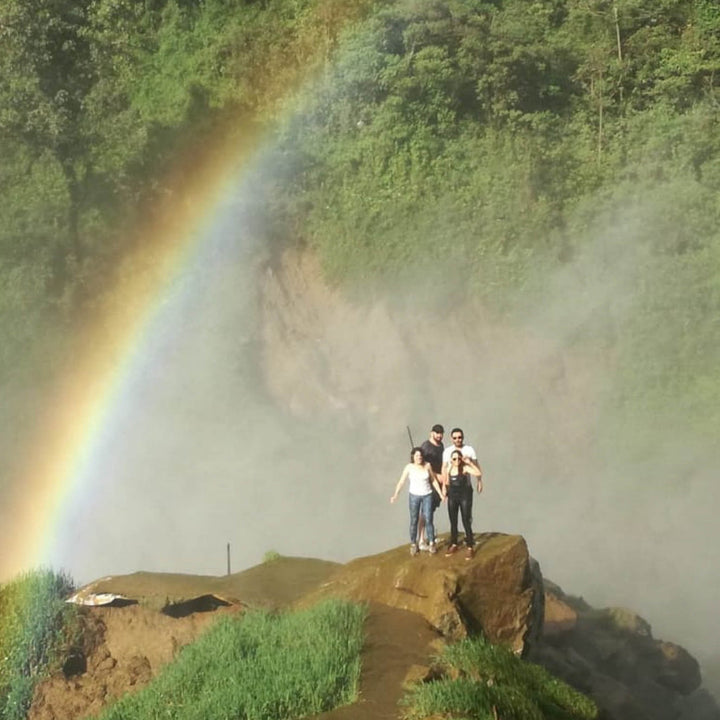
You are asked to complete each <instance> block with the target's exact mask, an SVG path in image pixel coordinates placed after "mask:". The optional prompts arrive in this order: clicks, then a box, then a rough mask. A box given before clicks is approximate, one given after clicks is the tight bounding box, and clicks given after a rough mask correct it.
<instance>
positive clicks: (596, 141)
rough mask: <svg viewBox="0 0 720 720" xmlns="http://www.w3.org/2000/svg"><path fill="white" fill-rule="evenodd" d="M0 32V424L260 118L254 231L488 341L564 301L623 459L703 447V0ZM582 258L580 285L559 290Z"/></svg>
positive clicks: (708, 133)
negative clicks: (267, 176) (268, 139)
mask: <svg viewBox="0 0 720 720" xmlns="http://www.w3.org/2000/svg"><path fill="white" fill-rule="evenodd" d="M0 38H1V39H2V42H1V43H0V107H2V111H0V143H1V145H2V150H3V165H2V168H0V197H1V198H2V201H0V336H1V339H2V342H0V383H2V384H3V385H4V386H5V387H7V388H8V392H7V393H5V394H4V395H5V397H6V398H7V400H6V407H7V408H8V412H10V413H11V414H12V417H14V418H15V422H16V427H17V428H18V431H21V430H22V427H23V424H24V423H28V424H29V423H31V422H32V420H31V418H30V417H28V418H25V419H24V418H23V412H22V409H23V408H24V407H26V406H27V405H28V403H29V402H32V400H33V391H32V390H30V389H29V388H31V387H33V385H36V384H37V383H38V382H39V380H40V379H45V378H47V379H48V380H50V379H51V377H52V370H53V369H55V370H58V369H60V368H61V367H62V364H63V362H65V353H66V352H67V342H66V341H67V339H68V338H69V337H72V329H73V327H75V325H76V324H80V322H81V321H82V320H83V319H84V318H85V317H86V315H87V313H93V312H96V311H97V310H98V309H101V308H102V307H103V303H104V302H105V301H106V300H109V298H108V295H111V294H112V288H113V287H114V283H113V282H112V280H113V278H114V277H115V276H116V275H117V274H118V273H125V274H127V275H135V274H138V273H142V272H143V268H142V267H136V266H134V265H133V261H132V260H129V259H128V258H129V257H132V254H131V253H132V250H133V248H134V247H135V246H136V244H137V243H138V242H140V238H139V235H138V234H139V233H140V230H141V228H142V227H144V226H145V225H146V224H147V223H148V221H152V218H154V217H159V216H161V215H162V213H163V212H164V211H165V210H166V208H167V207H168V203H167V202H166V200H165V198H171V201H172V202H178V201H179V198H181V197H182V193H183V192H184V191H185V190H186V189H187V187H189V184H190V183H191V181H192V178H193V177H196V176H201V175H202V173H201V172H200V171H199V168H201V167H202V165H203V163H204V162H205V161H206V160H208V161H209V157H208V156H209V155H212V153H213V152H218V149H219V148H222V147H226V145H223V144H222V142H220V139H222V138H224V139H227V138H228V137H230V136H232V137H235V138H237V139H238V140H240V139H242V138H243V137H244V136H246V135H248V136H250V135H252V133H253V132H254V131H255V129H257V128H258V127H263V128H264V129H265V130H264V131H265V132H266V133H267V132H270V134H271V136H272V132H275V135H274V138H275V140H276V141H277V143H276V147H277V154H276V156H275V161H276V167H277V168H278V170H279V173H278V176H277V177H273V178H272V180H271V181H270V182H272V183H273V184H272V187H271V188H269V189H268V192H267V193H266V195H265V196H266V197H267V203H266V210H267V217H266V218H265V220H266V224H265V227H266V228H267V233H268V239H270V240H272V241H273V242H280V243H289V242H298V241H299V242H307V243H309V244H310V245H312V247H314V248H315V249H316V250H317V252H318V253H319V255H320V257H321V259H322V262H323V266H324V268H325V270H326V272H327V274H328V276H329V277H330V278H332V279H333V280H335V281H336V282H339V283H343V284H345V285H347V286H349V287H351V286H354V285H355V284H362V286H363V287H364V288H367V287H368V286H371V287H373V286H379V287H383V286H384V285H385V283H387V282H391V283H392V284H393V286H394V287H398V286H399V285H402V283H403V282H407V283H412V282H413V278H414V277H416V276H417V274H418V273H422V274H423V276H424V277H426V278H427V279H428V284H429V285H430V286H431V287H433V288H440V287H441V286H443V287H444V288H445V289H444V292H450V293H452V297H453V298H458V297H459V298H461V299H462V298H463V297H466V296H467V297H470V298H472V299H474V300H479V301H481V302H482V304H483V306H484V307H485V308H486V309H487V310H488V311H490V312H494V313H496V314H497V315H498V316H501V317H503V319H505V320H507V321H508V322H524V321H525V319H526V317H527V315H528V314H531V313H532V310H533V309H535V308H538V307H542V306H543V305H544V304H547V303H548V302H551V301H552V294H553V293H555V294H556V295H559V296H565V297H578V298H580V299H582V298H586V299H587V302H586V303H585V304H583V302H579V303H573V304H574V305H576V306H579V307H587V317H584V318H579V319H578V321H577V327H571V328H568V333H567V335H568V336H569V338H570V342H571V343H575V344H580V345H582V349H583V350H584V351H586V352H589V353H593V354H595V355H596V356H597V357H598V358H601V359H603V361H605V362H607V363H608V372H609V373H610V374H611V375H612V378H613V379H612V383H611V387H610V388H609V392H608V393H606V395H605V397H606V398H607V402H608V405H609V406H612V407H613V408H614V409H615V411H616V410H617V409H618V408H619V409H620V411H621V412H620V415H618V414H617V412H615V413H614V415H613V416H612V422H607V423H603V424H602V425H603V427H604V428H606V430H605V431H606V432H607V433H609V435H608V437H607V438H605V441H606V442H608V443H609V444H611V445H612V447H613V448H615V447H619V448H620V449H621V450H622V445H623V443H626V444H635V445H637V443H638V441H639V445H638V447H636V448H634V449H633V448H632V447H628V448H627V452H626V453H625V454H626V455H627V454H628V453H630V454H632V452H638V453H640V455H642V454H643V452H644V449H643V448H644V446H643V443H644V441H643V439H642V438H638V437H637V433H636V432H630V430H631V429H636V428H642V429H643V432H644V433H645V434H646V436H647V438H646V439H647V441H648V442H650V441H651V439H656V438H657V437H658V433H659V432H661V431H662V428H663V427H665V428H666V430H665V432H666V433H667V435H668V436H671V435H672V434H673V432H674V431H675V430H678V429H679V428H680V426H682V428H683V429H684V430H686V431H687V430H688V428H689V429H690V431H691V433H692V434H694V435H696V436H697V437H698V438H699V441H700V442H701V443H703V442H705V440H707V439H708V438H710V437H711V436H712V435H713V433H714V428H716V427H717V424H718V422H720V414H719V413H720V410H719V409H718V408H720V378H719V377H718V372H717V363H715V362H714V358H715V357H716V356H717V353H718V352H719V351H720V325H718V323H717V317H718V316H719V315H720V312H719V311H720V280H719V278H720V231H719V230H718V228H720V205H718V203H717V200H716V198H717V196H718V193H719V192H720V132H718V120H719V119H720V114H719V110H718V107H720V105H719V104H718V83H719V82H720V80H719V79H720V72H719V71H720V12H719V11H718V9H717V5H716V3H714V2H711V0H492V1H491V0H420V1H414V2H405V1H403V0H398V1H397V2H390V0H382V1H381V0H376V1H375V2H372V1H371V0H342V1H341V2H340V1H338V0H335V2H328V1H327V0H268V2H263V3H256V2H250V0H205V1H204V2H194V1H185V0H182V1H181V0H153V1H152V2H145V3H134V2H129V1H128V0H97V1H96V2H89V0H84V1H83V2H70V0H33V2H32V3H27V2H24V0H23V1H21V0H8V1H7V2H5V3H4V4H3V7H2V9H1V10H0ZM308 78H312V79H313V82H311V83H309V82H303V80H307V79H308ZM298 88H299V89H300V90H299V91H298ZM273 123H277V124H276V125H273ZM273 128H274V130H273ZM189 168H192V172H188V169H189ZM259 185H260V181H259V182H258V186H259ZM440 259H442V260H443V261H444V262H440V263H439V262H438V260H440ZM448 266H449V267H451V268H452V269H453V272H452V273H449V272H448V269H447V268H448ZM578 267H579V268H580V271H581V272H582V271H583V269H584V270H585V271H586V272H587V273H588V277H589V278H590V279H591V280H592V283H591V286H590V287H589V288H588V287H584V286H583V285H582V283H574V284H573V283H572V282H569V281H567V280H566V278H565V275H566V274H572V272H574V271H575V270H576V269H577V268H578ZM450 277H451V278H452V279H453V281H452V283H450V284H451V285H452V287H451V288H450V289H448V288H447V287H446V286H447V285H448V278H450ZM558 278H560V280H558ZM601 288H604V291H601V290H600V289H601ZM595 295H597V298H596V297H595ZM39 338H42V340H40V339H39ZM19 358H22V362H21V361H19ZM37 366H41V367H42V368H43V371H42V373H37V372H36V371H35V368H36V367H37ZM10 389H11V390H10ZM670 407H672V408H673V411H672V412H670V411H668V410H667V408H670ZM678 409H680V412H678ZM630 438H631V440H630ZM622 454H623V453H622V452H621V453H620V455H622Z"/></svg>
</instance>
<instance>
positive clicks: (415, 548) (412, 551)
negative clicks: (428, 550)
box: [410, 543, 418, 557]
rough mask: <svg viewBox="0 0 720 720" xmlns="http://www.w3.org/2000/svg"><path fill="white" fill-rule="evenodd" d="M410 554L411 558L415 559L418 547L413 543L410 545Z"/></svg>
mask: <svg viewBox="0 0 720 720" xmlns="http://www.w3.org/2000/svg"><path fill="white" fill-rule="evenodd" d="M410 554H411V555H412V556H413V557H415V556H416V555H417V554H418V546H417V545H416V544H415V543H413V544H412V545H410Z"/></svg>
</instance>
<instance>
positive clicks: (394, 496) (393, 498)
mask: <svg viewBox="0 0 720 720" xmlns="http://www.w3.org/2000/svg"><path fill="white" fill-rule="evenodd" d="M396 500H397V495H393V496H392V497H391V498H390V502H391V503H394V502H395V501H396Z"/></svg>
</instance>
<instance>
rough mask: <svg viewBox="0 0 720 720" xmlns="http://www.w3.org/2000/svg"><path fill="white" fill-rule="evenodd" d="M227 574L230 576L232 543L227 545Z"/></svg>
mask: <svg viewBox="0 0 720 720" xmlns="http://www.w3.org/2000/svg"><path fill="white" fill-rule="evenodd" d="M227 574H228V575H229V574H230V543H228V544H227Z"/></svg>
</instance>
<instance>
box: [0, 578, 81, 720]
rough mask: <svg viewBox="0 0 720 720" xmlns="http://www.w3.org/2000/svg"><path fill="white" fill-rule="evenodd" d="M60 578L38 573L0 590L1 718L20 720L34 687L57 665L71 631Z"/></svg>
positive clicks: (67, 583)
mask: <svg viewBox="0 0 720 720" xmlns="http://www.w3.org/2000/svg"><path fill="white" fill-rule="evenodd" d="M72 589H73V585H72V581H71V580H70V579H69V578H68V577H67V576H66V575H64V574H59V573H55V572H52V571H50V570H37V571H33V572H30V573H27V574H25V575H22V576H20V577H18V578H16V579H15V580H12V581H11V582H9V583H6V584H5V585H2V586H0V717H1V718H3V720H22V719H23V718H25V717H26V716H27V711H28V709H29V707H30V703H31V701H32V695H33V689H34V687H35V684H36V683H37V682H38V681H39V680H41V679H42V678H43V677H45V676H46V675H47V674H48V673H49V671H50V670H52V669H53V666H54V665H55V664H56V663H57V662H58V661H59V658H60V652H61V650H62V648H63V647H64V646H65V645H66V644H67V643H68V641H69V639H70V636H71V635H72V634H73V633H74V632H75V631H76V629H77V625H76V618H77V611H76V608H75V606H73V605H68V604H67V603H66V602H65V598H66V597H67V596H68V595H69V594H70V592H71V591H72Z"/></svg>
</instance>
